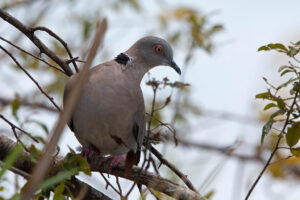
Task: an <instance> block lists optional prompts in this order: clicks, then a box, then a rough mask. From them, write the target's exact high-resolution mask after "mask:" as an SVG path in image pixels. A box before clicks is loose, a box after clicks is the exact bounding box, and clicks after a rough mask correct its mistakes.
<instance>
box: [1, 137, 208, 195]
mask: <svg viewBox="0 0 300 200" xmlns="http://www.w3.org/2000/svg"><path fill="white" fill-rule="evenodd" d="M14 146H15V143H14V142H13V141H12V140H11V139H9V138H8V137H7V136H4V135H0V160H4V158H5V157H6V156H7V155H8V154H9V153H10V151H11V150H12V149H13V148H14ZM29 158H30V155H29V154H28V153H27V152H23V154H22V156H20V158H19V159H18V160H17V161H16V163H14V167H15V168H17V169H18V170H22V171H24V172H26V173H30V172H31V171H32V169H33V167H34V165H35V163H33V162H32V161H31V160H30V159H29ZM63 159H64V158H63V157H60V156H56V157H55V158H52V159H49V160H51V161H52V162H51V166H52V168H51V169H56V171H53V170H52V171H51V172H50V173H49V174H48V175H50V174H51V175H52V176H53V175H54V174H57V173H59V170H60V168H59V167H57V166H58V165H59V164H60V163H61V162H62V161H63ZM88 162H89V164H90V169H91V171H94V172H102V173H109V174H112V175H115V176H118V177H122V178H125V179H129V180H132V181H136V183H137V184H143V185H145V186H147V187H150V188H152V189H154V190H157V191H159V192H161V193H164V194H166V195H168V196H171V197H173V198H175V199H181V200H206V199H205V198H204V197H202V196H201V195H200V194H197V193H195V192H193V191H192V190H190V189H188V188H186V187H184V186H181V185H179V184H176V183H173V182H172V181H169V180H167V179H164V178H162V177H160V176H158V175H156V174H154V173H151V172H147V171H146V170H141V169H140V168H138V167H133V168H132V169H131V171H129V172H128V173H126V172H125V165H124V163H121V164H120V165H119V166H117V167H116V168H114V169H110V162H111V160H108V159H105V157H102V156H99V155H96V154H94V155H92V156H91V157H89V158H88ZM137 174H139V176H138V177H137ZM74 180H77V181H78V184H76V183H74V182H73V181H74ZM71 181H72V183H74V185H75V186H76V187H75V188H72V194H73V195H74V196H77V194H78V193H79V191H80V190H81V188H82V185H83V183H82V182H80V181H79V180H78V179H74V178H72V180H71ZM89 190H90V191H92V192H93V193H94V194H98V195H100V194H99V193H100V192H99V191H96V190H95V189H93V188H91V187H90V186H89ZM73 192H74V193H73ZM76 192H77V193H76ZM75 193H76V194H75ZM87 195H92V194H90V193H89V192H87ZM92 197H94V198H92ZM92 197H89V198H88V197H87V196H85V198H84V199H85V200H87V199H96V198H95V195H93V196H92ZM100 199H101V198H100Z"/></svg>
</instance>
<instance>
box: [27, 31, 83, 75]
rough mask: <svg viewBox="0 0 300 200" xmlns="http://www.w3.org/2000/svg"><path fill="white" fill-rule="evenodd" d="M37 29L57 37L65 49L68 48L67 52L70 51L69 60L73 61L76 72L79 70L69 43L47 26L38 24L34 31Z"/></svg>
mask: <svg viewBox="0 0 300 200" xmlns="http://www.w3.org/2000/svg"><path fill="white" fill-rule="evenodd" d="M37 30H39V31H45V32H46V33H48V34H49V35H51V36H52V37H54V38H55V39H57V40H58V41H59V42H60V43H61V44H62V45H63V46H64V47H65V49H66V51H67V53H68V55H69V57H70V60H69V61H71V62H72V63H73V65H74V68H75V70H76V72H79V70H78V67H77V64H76V62H75V61H76V59H74V58H73V55H72V53H71V51H70V49H69V47H68V44H67V43H66V42H65V41H64V40H63V39H61V38H60V37H59V36H58V35H57V34H55V33H54V32H53V31H51V30H50V29H48V28H47V27H44V26H37V27H34V28H33V31H37ZM68 63H69V62H68Z"/></svg>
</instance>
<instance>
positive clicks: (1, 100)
mask: <svg viewBox="0 0 300 200" xmlns="http://www.w3.org/2000/svg"><path fill="white" fill-rule="evenodd" d="M13 100H14V99H9V98H5V97H0V104H1V105H2V106H7V105H9V104H10V103H11V102H12V101H13ZM19 104H20V106H26V107H31V108H39V109H44V110H47V111H51V112H55V113H58V110H57V109H56V108H54V107H53V106H49V105H47V104H44V103H40V102H30V101H28V100H27V99H19Z"/></svg>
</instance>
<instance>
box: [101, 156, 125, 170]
mask: <svg viewBox="0 0 300 200" xmlns="http://www.w3.org/2000/svg"><path fill="white" fill-rule="evenodd" d="M125 159H126V154H123V155H118V156H108V157H106V158H105V159H104V160H105V161H107V160H111V163H110V165H109V169H108V170H109V171H111V170H112V169H113V168H115V167H117V166H118V164H119V163H120V162H122V161H125Z"/></svg>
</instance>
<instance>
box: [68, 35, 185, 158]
mask: <svg viewBox="0 0 300 200" xmlns="http://www.w3.org/2000/svg"><path fill="white" fill-rule="evenodd" d="M158 65H168V66H171V67H172V68H174V69H175V70H176V71H177V72H178V73H180V69H179V68H178V66H177V65H176V64H175V62H174V61H173V52H172V48H171V46H170V45H169V44H168V43H167V42H166V41H165V40H163V39H161V38H157V37H153V36H148V37H144V38H142V39H140V40H138V41H137V42H136V43H135V44H134V45H133V46H132V47H130V48H129V49H128V50H127V51H126V52H124V53H122V54H120V55H119V56H117V57H116V58H115V59H114V60H110V61H108V62H105V63H103V64H100V65H97V66H96V67H94V68H92V69H90V70H89V72H88V79H87V82H86V83H85V84H84V86H83V92H82V94H81V96H80V98H79V100H78V104H77V106H76V107H75V109H74V112H73V115H72V120H71V122H70V123H69V126H70V128H71V129H72V130H73V131H74V133H75V136H76V138H77V139H78V141H79V142H80V143H81V145H82V146H83V148H84V149H93V150H96V151H98V152H99V153H100V154H102V155H106V154H110V155H121V154H126V153H128V152H129V151H133V152H134V153H138V152H139V151H140V148H141V146H142V143H143V139H144V135H145V106H144V99H143V94H142V91H141V88H140V82H141V80H142V78H143V76H144V74H145V73H146V72H147V71H149V70H150V69H151V68H153V67H155V66H158ZM76 77H77V76H76V75H74V76H73V77H72V78H71V79H70V80H69V81H68V83H67V85H66V88H65V93H64V97H65V96H66V95H67V94H68V91H69V90H70V88H71V87H72V83H73V82H74V81H76ZM64 99H66V98H64ZM64 103H65V102H64Z"/></svg>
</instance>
